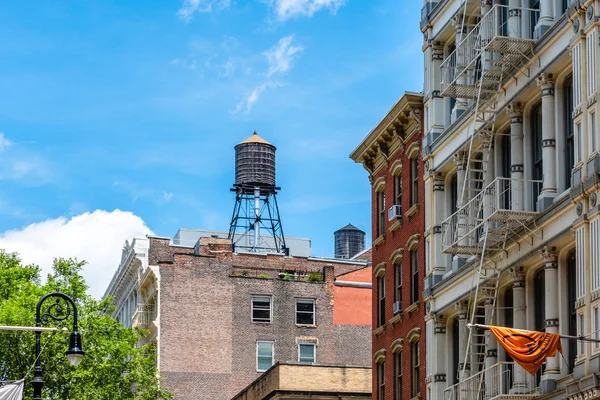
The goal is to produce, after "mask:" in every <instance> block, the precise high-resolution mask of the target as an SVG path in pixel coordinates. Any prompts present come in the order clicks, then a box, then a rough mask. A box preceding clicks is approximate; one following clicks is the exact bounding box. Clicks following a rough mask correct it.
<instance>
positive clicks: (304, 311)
mask: <svg viewBox="0 0 600 400" xmlns="http://www.w3.org/2000/svg"><path fill="white" fill-rule="evenodd" d="M296 324H298V325H315V301H314V300H310V299H302V300H296Z"/></svg>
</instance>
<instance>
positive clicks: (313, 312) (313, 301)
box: [294, 298, 317, 326]
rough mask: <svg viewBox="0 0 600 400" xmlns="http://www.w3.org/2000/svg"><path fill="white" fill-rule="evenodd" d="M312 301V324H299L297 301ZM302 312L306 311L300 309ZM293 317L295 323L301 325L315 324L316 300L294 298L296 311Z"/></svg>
mask: <svg viewBox="0 0 600 400" xmlns="http://www.w3.org/2000/svg"><path fill="white" fill-rule="evenodd" d="M309 301H310V302H312V305H313V311H312V314H313V323H312V324H299V323H298V302H309ZM302 312H306V311H302ZM294 319H295V322H296V325H301V326H317V301H316V300H315V299H306V298H298V299H296V313H295V314H294Z"/></svg>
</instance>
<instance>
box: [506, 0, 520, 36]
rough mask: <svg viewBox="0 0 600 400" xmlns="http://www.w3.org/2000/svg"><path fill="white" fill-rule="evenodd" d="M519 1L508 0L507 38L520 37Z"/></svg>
mask: <svg viewBox="0 0 600 400" xmlns="http://www.w3.org/2000/svg"><path fill="white" fill-rule="evenodd" d="M521 11H522V10H521V0H508V36H509V37H514V38H520V37H522V35H521Z"/></svg>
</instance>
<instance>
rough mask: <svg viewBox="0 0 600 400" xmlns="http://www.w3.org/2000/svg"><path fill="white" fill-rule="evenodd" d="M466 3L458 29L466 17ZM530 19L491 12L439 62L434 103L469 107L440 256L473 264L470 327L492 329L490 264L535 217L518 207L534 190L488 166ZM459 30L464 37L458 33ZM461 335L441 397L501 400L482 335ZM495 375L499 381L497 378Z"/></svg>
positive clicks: (525, 12) (527, 43)
mask: <svg viewBox="0 0 600 400" xmlns="http://www.w3.org/2000/svg"><path fill="white" fill-rule="evenodd" d="M467 3H468V1H467V2H466V3H465V7H464V10H463V18H462V23H463V24H464V22H465V20H466V18H467V15H466V13H467ZM538 13H539V11H538V10H532V9H527V8H523V7H517V8H514V7H513V8H512V9H511V10H508V7H507V6H502V5H496V6H494V7H492V8H491V10H490V11H489V12H487V13H486V14H485V15H483V16H481V18H480V19H479V23H478V24H477V25H475V26H474V27H473V29H472V30H471V31H470V32H468V33H467V35H466V36H465V37H464V38H463V39H462V40H461V41H460V43H458V44H457V46H456V50H455V51H454V52H453V53H452V54H451V55H449V56H448V57H447V58H446V60H444V62H443V63H442V93H441V94H442V96H445V97H453V98H456V99H457V102H462V103H463V104H467V105H469V106H470V108H468V109H467V111H465V112H466V113H468V115H466V118H467V120H470V121H471V122H470V128H469V129H468V132H467V140H466V143H465V147H464V153H463V154H464V158H463V160H462V162H461V164H460V165H462V166H463V168H462V170H460V171H457V174H459V175H458V179H459V180H458V184H459V185H460V186H459V196H458V201H457V203H458V207H457V208H458V209H457V210H456V212H455V213H454V214H452V215H451V216H450V217H449V218H447V219H446V220H445V221H444V222H443V223H442V251H443V252H445V253H447V254H453V255H457V256H460V257H465V258H468V259H469V261H471V262H472V263H473V265H476V272H475V274H474V278H473V279H474V282H473V285H472V287H473V289H472V293H471V296H470V309H469V310H470V313H471V316H470V322H471V324H484V325H489V324H492V323H493V320H494V313H495V309H496V301H497V297H498V284H499V280H500V269H499V268H497V266H496V264H495V263H494V262H492V261H491V257H492V256H493V255H494V254H497V253H498V252H500V251H502V250H503V249H505V248H506V246H507V245H508V244H510V243H511V241H517V240H519V238H520V237H522V235H523V233H522V232H523V231H524V230H525V231H527V229H528V228H527V225H528V224H530V223H531V222H532V221H533V220H534V218H535V215H536V213H535V211H532V210H530V211H528V210H525V209H524V207H522V206H521V205H522V204H523V200H522V197H523V193H524V190H525V189H529V188H527V187H526V186H528V185H536V184H539V183H538V182H533V181H524V180H515V179H510V178H501V177H498V178H495V179H492V178H493V173H492V172H490V168H488V166H489V165H488V164H489V161H490V154H491V150H492V146H493V141H494V137H495V134H496V133H495V122H496V116H497V113H498V112H499V104H498V97H499V94H500V92H501V90H502V83H503V81H504V80H505V78H507V77H509V76H511V75H512V74H514V73H518V71H519V68H520V67H521V66H522V65H523V64H524V63H525V62H526V61H527V60H528V59H530V57H531V56H532V55H533V49H534V44H535V40H533V39H532V38H531V37H532V32H533V26H534V25H535V23H534V21H536V20H537V16H538ZM517 18H518V19H517ZM528 27H531V30H529V29H528ZM524 28H527V29H524ZM461 31H462V32H464V31H463V30H462V28H461ZM517 199H519V200H518V201H517ZM483 301H485V302H487V305H488V307H489V306H491V309H490V310H489V312H487V313H485V314H482V313H478V312H477V310H478V304H481V302H483ZM468 333H469V334H468V340H467V343H466V353H465V356H464V362H463V363H462V365H463V368H462V371H461V372H460V377H459V378H460V382H459V383H458V384H457V385H455V386H453V387H451V388H449V389H447V390H446V391H445V393H444V397H445V400H459V399H460V400H480V399H491V398H502V396H501V393H498V390H491V387H489V386H490V385H491V383H490V382H491V381H490V379H491V375H490V374H491V372H489V371H492V370H491V369H489V371H488V369H486V368H485V357H486V353H487V349H488V344H489V341H490V337H491V336H490V334H489V332H488V333H483V332H478V331H477V330H476V329H469V332H468ZM468 366H470V368H469V367H468ZM484 371H488V372H486V373H484ZM493 371H494V374H497V372H498V371H497V370H496V369H494V370H493ZM501 372H502V373H501V374H500V375H502V374H504V372H503V371H501ZM486 383H487V384H486ZM505 386H506V385H505ZM486 387H487V389H486ZM496 387H499V386H497V385H496Z"/></svg>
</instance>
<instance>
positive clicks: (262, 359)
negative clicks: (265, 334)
mask: <svg viewBox="0 0 600 400" xmlns="http://www.w3.org/2000/svg"><path fill="white" fill-rule="evenodd" d="M272 366H273V342H256V371H258V372H265V371H266V370H268V369H269V368H271V367H272Z"/></svg>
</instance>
